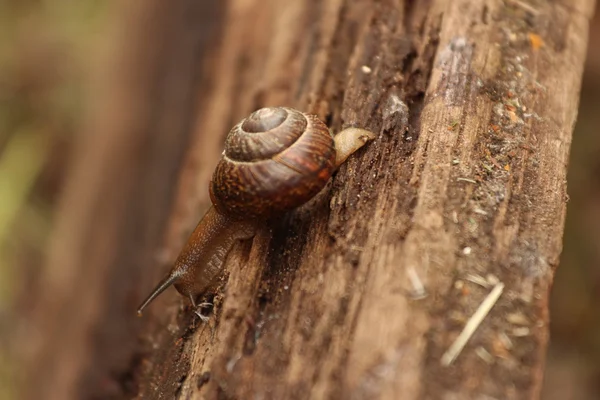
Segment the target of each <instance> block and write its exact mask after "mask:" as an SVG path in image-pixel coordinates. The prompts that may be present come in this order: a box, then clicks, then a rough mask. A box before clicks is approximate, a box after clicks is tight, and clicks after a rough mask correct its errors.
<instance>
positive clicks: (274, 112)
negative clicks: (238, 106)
mask: <svg viewBox="0 0 600 400" xmlns="http://www.w3.org/2000/svg"><path fill="white" fill-rule="evenodd" d="M334 164H335V148H334V143H333V138H332V136H331V134H330V132H329V129H328V128H327V126H326V125H325V124H324V123H323V122H321V121H320V120H319V119H317V118H316V117H315V116H312V115H307V114H303V113H301V112H299V111H297V110H294V109H291V108H263V109H260V110H257V111H255V112H254V113H252V114H251V115H250V116H249V117H248V118H246V119H244V120H243V121H241V122H240V123H239V124H237V125H236V126H235V127H234V128H233V129H232V130H231V131H230V132H229V135H228V136H227V139H226V142H225V151H224V152H223V157H222V158H221V160H220V161H219V164H218V165H217V168H216V169H215V173H214V175H213V179H212V182H211V185H210V192H211V197H212V199H213V203H214V204H215V207H216V208H217V209H218V210H219V211H221V212H227V213H231V214H233V215H238V216H240V217H254V218H255V217H268V216H272V215H277V214H279V213H282V212H285V211H288V210H291V209H293V208H295V207H298V206H300V205H302V204H304V203H305V202H307V201H308V200H310V199H311V198H312V197H314V196H315V195H316V194H317V193H318V192H319V191H320V190H321V189H322V188H323V187H324V186H325V184H326V183H327V181H328V180H329V178H330V177H331V174H332V173H333V171H334V168H335V167H334Z"/></svg>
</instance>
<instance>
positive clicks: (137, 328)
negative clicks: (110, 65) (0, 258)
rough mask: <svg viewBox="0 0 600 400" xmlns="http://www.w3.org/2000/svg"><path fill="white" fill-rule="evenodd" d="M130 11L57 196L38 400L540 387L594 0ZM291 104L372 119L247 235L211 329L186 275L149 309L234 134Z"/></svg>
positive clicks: (183, 5) (530, 395)
mask: <svg viewBox="0 0 600 400" xmlns="http://www.w3.org/2000/svg"><path fill="white" fill-rule="evenodd" d="M135 4H136V5H135V6H130V7H129V8H127V10H128V13H127V14H125V15H126V17H124V18H122V22H121V23H122V24H123V25H126V26H128V29H126V30H125V32H126V33H129V34H127V35H123V38H124V40H123V39H121V40H122V43H121V45H120V47H119V48H120V49H121V52H120V53H119V52H116V55H115V58H116V59H117V60H119V61H118V62H117V63H116V64H117V67H114V70H113V71H112V75H111V74H109V75H108V76H112V77H113V78H114V76H118V77H119V79H117V80H115V79H112V80H110V81H109V80H108V78H106V79H107V82H112V83H110V84H108V85H107V87H106V88H104V89H103V91H102V93H103V96H102V98H101V99H100V100H98V102H99V104H96V105H95V107H96V114H93V115H94V116H95V118H96V119H94V118H92V117H90V121H91V122H90V126H91V127H89V130H90V131H91V132H96V131H102V133H103V135H104V136H99V135H97V136H93V135H92V137H88V138H87V140H86V141H85V142H84V143H83V144H82V145H81V146H80V147H79V148H78V151H79V154H78V157H77V161H76V162H74V163H73V171H72V174H71V180H70V185H68V187H67V188H66V190H65V194H64V196H63V201H62V203H61V205H62V207H61V209H60V210H59V213H58V215H57V227H58V228H57V231H56V234H55V236H54V240H53V244H52V247H51V249H50V252H49V257H48V263H47V266H46V269H45V270H46V271H49V272H46V273H47V274H49V276H48V280H47V281H46V282H45V286H46V288H45V289H44V290H42V291H41V293H40V299H39V304H40V306H39V307H38V309H37V310H36V312H35V313H33V318H32V319H33V321H34V322H32V324H37V325H36V326H41V327H45V328H44V329H45V330H46V332H45V333H46V335H45V336H44V337H43V338H38V339H37V342H34V344H35V347H34V348H33V349H32V350H31V357H30V359H31V365H35V368H34V367H30V368H29V369H30V370H32V371H36V373H37V374H38V376H39V387H35V388H31V389H30V390H31V393H33V394H32V395H31V397H32V398H35V394H40V393H45V394H48V393H51V394H50V395H47V396H44V398H60V399H64V398H82V397H83V398H130V397H137V398H143V399H152V398H164V399H171V398H182V399H184V398H185V399H187V398H209V399H213V398H218V399H250V398H256V399H338V398H339V399H398V398H402V399H455V398H456V399H471V398H472V399H481V398H496V399H535V398H538V397H539V393H540V389H541V384H542V379H543V366H544V354H545V349H546V345H547V341H548V318H549V317H548V291H549V289H550V286H551V283H552V277H553V272H554V270H555V268H556V267H557V266H558V264H559V256H560V251H561V246H562V232H563V224H564V218H565V210H566V203H567V201H568V195H567V192H566V170H567V164H568V156H569V146H570V143H571V135H572V131H573V126H574V124H575V120H576V116H577V106H578V98H579V90H580V85H581V75H582V70H583V63H584V57H585V50H586V45H587V29H588V22H589V18H590V17H591V15H592V12H593V7H594V1H593V0H561V1H543V0H538V1H531V2H530V1H527V0H504V1H503V0H481V1H471V0H455V1H449V0H430V1H404V2H403V1H400V0H396V1H393V0H388V1H376V2H374V1H366V0H365V1H342V0H322V1H318V0H314V1H308V0H289V1H286V2H281V1H275V0H273V1H266V2H265V1H258V0H230V1H227V2H218V5H216V3H212V2H193V1H185V0H179V1H176V2H173V3H171V2H169V5H168V6H167V5H166V3H165V4H162V2H160V1H158V0H152V1H148V2H147V3H145V4H142V3H135ZM149 21H150V22H153V21H156V23H150V22H149ZM148 31H149V32H150V33H151V34H149V33H148ZM207 38H211V39H210V40H208V39H207ZM131 49H133V50H135V52H133V53H132V52H131ZM119 57H120V58H119ZM118 88H120V90H122V92H116V90H117V89H118ZM128 96H133V97H128ZM107 105H111V106H112V108H111V109H109V110H108V111H106V113H107V114H106V115H103V114H102V113H101V112H99V111H97V110H98V109H101V110H105V108H103V106H104V107H105V106H107ZM278 105H285V106H291V107H294V108H298V109H300V110H303V111H306V112H310V113H314V114H316V115H318V116H319V117H320V118H322V119H323V120H324V121H326V122H327V124H328V125H329V126H330V127H332V129H333V130H334V131H337V130H340V129H341V128H342V127H347V126H358V127H362V128H366V129H369V130H372V131H373V132H375V133H376V134H377V138H376V139H375V140H374V141H373V142H372V143H370V144H368V145H367V146H366V147H365V148H364V149H362V150H360V151H359V152H358V153H356V154H355V155H353V156H351V157H350V158H349V159H348V161H347V162H346V163H345V164H344V165H343V166H342V167H341V168H340V169H339V171H338V172H337V173H336V175H335V176H334V178H333V179H332V181H331V183H330V184H329V185H328V186H327V187H326V188H325V190H324V191H322V192H321V193H320V194H319V195H318V196H317V197H316V198H315V199H313V200H312V201H311V202H309V203H308V204H306V205H305V206H303V207H301V208H300V209H298V210H296V211H294V212H292V213H290V214H289V215H287V216H286V217H285V218H283V219H281V220H279V221H277V222H275V223H273V224H272V226H271V227H270V229H265V230H262V231H260V232H259V233H258V235H257V236H256V237H255V238H254V239H253V240H251V241H246V242H243V243H240V244H238V245H236V246H235V247H234V250H233V251H232V253H231V254H230V257H229V259H228V262H227V265H226V269H227V273H226V274H224V276H223V280H222V285H221V287H220V288H219V289H218V290H217V291H216V293H214V298H213V296H212V295H211V296H210V298H213V300H214V303H215V307H214V310H213V314H212V315H211V319H210V322H209V323H208V324H203V323H201V322H200V321H199V320H198V319H197V317H195V316H194V314H193V312H192V310H191V309H190V308H189V304H188V302H187V300H186V299H182V298H181V297H179V296H178V295H177V294H176V293H175V290H169V291H168V292H166V294H165V295H163V297H162V298H161V299H160V300H157V301H156V303H154V304H153V305H152V306H151V307H150V308H149V309H148V311H147V312H146V313H145V314H144V317H143V318H142V319H135V308H136V306H137V305H138V304H137V303H139V301H141V300H142V299H143V298H144V297H145V295H146V294H147V292H148V291H149V290H150V289H151V288H152V287H153V285H154V284H155V283H156V282H157V280H158V279H159V278H160V277H161V276H162V275H163V274H164V273H165V271H166V270H168V269H169V268H170V263H171V262H172V261H173V260H174V259H175V257H176V255H177V252H178V250H179V249H180V248H181V246H182V244H183V242H184V240H185V239H186V237H187V235H189V233H190V232H191V230H192V229H193V227H194V226H195V225H196V223H197V221H198V218H199V217H200V216H201V215H202V214H203V213H204V211H205V210H206V209H207V207H208V205H209V199H208V182H209V179H210V176H211V173H212V170H213V168H214V166H215V165H216V162H217V160H218V158H219V156H220V154H221V151H222V143H223V140H224V138H225V135H226V134H227V131H228V130H229V128H231V127H232V126H233V125H234V124H235V123H237V122H238V121H239V120H240V119H241V118H243V117H244V116H246V115H248V114H249V113H250V112H251V111H253V110H255V109H257V108H260V107H263V106H278ZM129 113H133V116H132V115H130V114H129ZM94 122H96V123H97V124H94ZM100 122H102V124H100ZM100 127H102V129H101V128H100ZM92 154H93V155H94V156H91V155H92ZM59 267H60V268H61V269H60V271H61V272H52V271H58V270H59ZM421 285H422V286H421ZM500 285H503V291H502V293H501V294H500V296H499V298H498V301H497V302H496V303H495V305H494V306H493V307H492V308H491V310H490V311H489V314H487V316H486V317H485V319H484V320H483V322H482V323H481V325H480V326H479V327H478V328H477V329H476V330H475V332H474V334H473V336H472V337H471V338H470V339H469V340H468V342H467V344H466V346H465V348H464V349H463V350H462V351H461V352H460V353H459V354H457V356H456V359H453V360H450V361H452V362H445V363H444V362H443V360H446V361H448V359H447V358H444V354H445V353H446V352H447V350H448V349H449V348H450V346H451V345H452V343H453V341H454V340H455V339H456V338H457V336H458V335H459V333H460V332H461V330H462V329H463V327H464V326H465V324H466V322H467V320H468V319H469V318H470V317H471V315H472V314H473V313H474V312H475V311H476V309H477V308H478V307H479V306H480V304H481V303H482V302H483V301H484V299H485V298H486V296H488V294H489V293H490V292H491V291H492V288H493V287H500ZM57 294H59V295H58V296H57ZM40 360H41V361H40ZM448 364H449V365H448ZM36 368H37V369H36ZM37 398H41V397H37Z"/></svg>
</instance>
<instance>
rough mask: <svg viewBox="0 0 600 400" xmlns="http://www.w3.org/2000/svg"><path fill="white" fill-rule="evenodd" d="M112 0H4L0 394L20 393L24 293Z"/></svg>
mask: <svg viewBox="0 0 600 400" xmlns="http://www.w3.org/2000/svg"><path fill="white" fill-rule="evenodd" d="M109 5H110V2H106V1H98V0H79V1H64V0H53V1H48V0H46V1H43V0H1V1H0V399H10V398H14V397H15V396H16V394H15V393H14V382H15V378H16V377H17V375H18V365H17V364H16V360H17V359H18V356H19V351H21V350H20V349H15V348H11V346H10V335H9V332H12V333H13V334H14V331H15V330H17V329H16V328H15V326H16V325H17V324H18V306H17V304H16V303H17V302H18V299H19V296H25V295H26V294H27V288H26V287H25V286H26V285H27V283H28V282H27V281H26V279H30V278H28V276H29V277H30V276H34V275H35V274H36V272H39V271H38V270H39V269H40V268H41V259H42V256H43V249H44V246H45V242H46V240H47V238H48V234H49V232H50V226H51V219H52V209H53V206H54V204H55V200H56V198H57V196H58V193H59V189H60V186H61V178H62V172H63V170H64V168H61V167H63V166H64V165H65V164H66V163H65V160H67V159H68V158H69V148H70V143H71V142H72V139H73V137H74V135H76V133H77V126H78V124H79V120H80V116H81V114H82V111H83V108H82V104H84V102H83V97H84V90H83V87H84V85H83V82H84V80H85V77H86V74H87V73H88V70H89V65H90V64H89V63H90V62H91V60H92V59H93V57H91V55H92V54H93V52H94V50H95V49H96V48H97V45H98V43H99V41H100V40H101V38H102V35H103V33H104V32H105V27H106V21H107V18H106V11H107V8H108V6H109Z"/></svg>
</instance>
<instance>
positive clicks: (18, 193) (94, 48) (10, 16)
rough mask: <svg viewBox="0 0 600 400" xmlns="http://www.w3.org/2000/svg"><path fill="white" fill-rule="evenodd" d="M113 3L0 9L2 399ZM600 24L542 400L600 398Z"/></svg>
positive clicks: (585, 94)
mask: <svg viewBox="0 0 600 400" xmlns="http://www.w3.org/2000/svg"><path fill="white" fill-rule="evenodd" d="M110 6H111V2H105V1H98V0H79V1H77V2H70V1H69V2H68V1H52V2H50V1H42V0H21V1H12V2H8V1H3V2H0V399H9V398H14V397H15V396H16V393H15V386H14V382H15V380H16V378H18V377H19V363H18V360H20V359H21V358H22V357H23V356H24V354H23V353H26V352H27V349H26V348H25V349H24V348H19V349H17V348H15V346H11V345H10V343H11V337H13V336H14V335H15V334H18V332H19V330H20V329H24V328H23V327H24V326H26V323H25V321H24V320H23V318H24V317H23V316H24V315H26V313H25V312H24V310H27V309H28V308H29V307H31V305H32V304H33V303H35V302H36V296H35V293H32V292H31V291H30V290H29V288H32V287H35V286H36V285H37V284H38V283H37V282H36V281H35V280H36V277H37V276H39V275H40V269H41V268H42V265H43V263H42V260H43V258H44V249H45V247H46V243H47V241H48V239H49V234H50V232H51V228H52V224H53V215H54V214H53V212H54V210H55V205H56V202H57V199H58V195H59V193H60V190H61V187H62V185H63V178H64V173H65V171H66V167H67V164H68V162H69V159H70V157H71V155H72V149H73V143H75V141H76V140H77V138H78V134H79V133H80V132H79V128H80V126H81V124H82V119H83V115H84V111H85V110H84V108H83V105H84V104H86V98H88V96H90V87H89V86H87V85H88V83H89V81H90V80H91V79H92V77H91V75H92V74H93V73H97V71H96V69H95V68H94V66H95V60H97V59H98V57H101V55H102V54H103V52H104V51H105V48H106V46H107V42H108V38H107V35H106V32H109V31H110V29H111V28H110V26H109V24H112V23H114V19H112V18H110V17H109V13H108V7H110ZM598 43H600V14H599V13H597V14H596V17H595V19H594V22H593V24H592V28H591V31H590V44H591V45H590V46H589V51H588V53H589V56H588V60H587V65H586V70H585V75H584V78H583V87H582V92H581V104H580V110H579V119H578V123H577V126H576V130H575V134H574V138H573V145H572V150H571V162H570V170H569V182H568V185H569V195H570V201H569V204H568V216H567V222H566V231H565V238H564V250H563V255H562V261H561V265H560V267H559V269H558V272H557V273H556V277H555V281H554V287H553V291H552V300H551V320H552V323H551V345H550V349H549V353H548V359H547V368H546V370H547V371H546V382H545V387H544V395H543V398H544V399H598V398H600V311H598V310H600V135H598V134H597V133H598V127H599V126H600V112H598V110H600V46H599V45H598Z"/></svg>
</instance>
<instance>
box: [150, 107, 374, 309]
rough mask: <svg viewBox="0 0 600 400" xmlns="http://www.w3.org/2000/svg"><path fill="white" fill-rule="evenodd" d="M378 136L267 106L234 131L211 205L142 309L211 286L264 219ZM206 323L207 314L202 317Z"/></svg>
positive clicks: (303, 198) (303, 195)
mask: <svg viewBox="0 0 600 400" xmlns="http://www.w3.org/2000/svg"><path fill="white" fill-rule="evenodd" d="M374 138H375V135H374V134H373V133H372V132H369V131H367V130H364V129H359V128H347V129H344V130H342V131H341V132H340V133H338V134H337V135H335V136H332V134H331V133H330V131H329V129H328V128H327V126H326V125H325V124H324V123H323V122H321V121H320V120H319V119H318V118H317V117H316V116H313V115H308V114H305V113H302V112H300V111H297V110H294V109H291V108H284V107H273V108H262V109H260V110H257V111H255V112H253V113H252V114H251V115H250V116H248V117H247V118H246V119H244V120H242V121H241V122H240V123H238V124H237V125H236V126H235V127H233V129H232V130H231V131H230V132H229V134H228V136H227V139H226V140H225V150H224V151H223V155H222V157H221V159H220V161H219V162H218V164H217V167H216V168H215V171H214V174H213V176H212V180H211V182H210V184H209V193H210V198H211V202H212V206H211V207H210V208H209V210H208V211H207V212H206V214H205V215H204V217H203V218H202V219H201V220H200V222H199V223H198V225H197V226H196V228H195V230H194V232H193V233H192V234H191V236H190V238H189V240H188V242H187V243H186V244H185V246H184V247H183V249H182V250H181V253H180V254H179V256H178V257H177V260H176V261H175V264H174V266H173V268H172V269H171V271H170V272H169V273H168V274H167V276H165V277H164V278H163V279H162V280H161V281H160V282H159V283H158V285H157V286H156V288H155V289H154V290H153V291H152V292H151V293H150V295H149V296H148V297H147V298H146V300H144V302H143V303H142V304H141V305H140V307H139V308H138V314H139V315H141V313H142V311H143V310H144V308H145V307H146V306H147V305H148V304H149V303H150V302H151V301H152V300H154V299H155V298H156V297H157V296H158V295H159V294H161V293H162V292H163V291H164V290H165V289H167V288H168V287H169V286H171V285H174V286H175V289H177V291H178V292H179V293H180V294H181V295H182V296H184V297H187V298H189V299H190V301H191V303H192V306H193V307H194V308H195V309H197V308H198V307H202V306H204V305H205V304H207V303H202V304H199V305H198V306H197V305H196V298H197V297H198V296H199V295H201V294H203V293H204V292H206V290H207V289H209V288H210V287H211V285H212V284H213V283H214V280H215V279H216V278H217V277H218V276H219V275H220V272H221V271H222V268H223V263H224V262H225V258H226V257H227V254H228V253H229V250H230V249H231V248H232V247H233V245H234V243H235V242H236V241H237V240H243V239H250V238H252V237H253V236H254V235H255V232H256V231H257V228H258V227H259V226H261V224H262V223H264V221H266V220H268V219H270V218H272V217H274V216H277V215H281V214H283V213H285V212H287V211H290V210H292V209H294V208H296V207H298V206H300V205H302V204H304V203H306V202H307V201H309V200H310V199H311V198H313V197H314V196H315V195H316V194H317V193H319V192H320V191H321V189H323V187H324V186H325V185H326V184H327V182H328V181H329V178H330V177H331V175H332V174H333V172H334V171H335V170H336V168H337V167H339V166H340V165H341V164H342V163H343V162H344V161H345V160H346V159H347V158H348V157H349V156H350V155H351V154H352V153H354V152H355V151H356V150H358V149H359V148H360V147H362V146H363V145H364V144H365V143H366V142H367V141H369V140H371V139H374ZM196 313H197V314H198V315H199V316H200V317H201V318H202V315H201V314H200V313H199V312H198V311H196Z"/></svg>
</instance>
